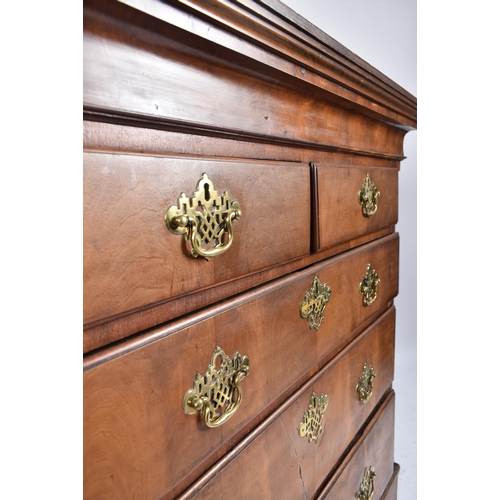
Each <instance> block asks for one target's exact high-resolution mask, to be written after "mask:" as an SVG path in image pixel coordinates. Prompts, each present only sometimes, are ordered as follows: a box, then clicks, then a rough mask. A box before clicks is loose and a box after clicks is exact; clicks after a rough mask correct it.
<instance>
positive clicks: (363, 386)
mask: <svg viewBox="0 0 500 500" xmlns="http://www.w3.org/2000/svg"><path fill="white" fill-rule="evenodd" d="M376 376H377V375H376V374H375V370H374V369H373V366H370V365H368V364H366V363H365V365H364V367H363V373H362V374H361V377H359V381H358V385H357V386H356V393H357V395H358V397H359V400H360V401H361V402H362V403H367V402H368V400H369V399H370V398H371V397H372V394H373V379H374V378H375V377H376Z"/></svg>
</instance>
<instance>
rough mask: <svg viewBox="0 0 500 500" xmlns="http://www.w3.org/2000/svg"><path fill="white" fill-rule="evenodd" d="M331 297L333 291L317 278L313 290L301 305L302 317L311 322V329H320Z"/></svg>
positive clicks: (308, 292) (309, 291)
mask: <svg viewBox="0 0 500 500" xmlns="http://www.w3.org/2000/svg"><path fill="white" fill-rule="evenodd" d="M331 295H332V289H331V288H330V287H329V286H328V285H327V284H326V283H321V282H320V281H319V278H318V277H317V276H315V277H314V280H313V283H312V286H311V289H310V290H308V291H307V292H306V294H305V295H304V301H303V302H302V303H301V304H300V315H301V316H302V317H303V318H305V319H307V320H309V328H314V329H316V330H317V329H318V328H319V326H320V325H321V323H322V322H323V320H324V319H325V318H324V316H323V313H324V311H325V307H326V304H328V301H329V300H330V297H331Z"/></svg>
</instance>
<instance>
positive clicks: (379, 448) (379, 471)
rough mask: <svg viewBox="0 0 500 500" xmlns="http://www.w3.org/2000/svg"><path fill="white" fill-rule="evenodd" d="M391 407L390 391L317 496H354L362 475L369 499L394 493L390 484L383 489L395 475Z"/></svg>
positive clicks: (333, 498) (377, 499) (334, 498)
mask: <svg viewBox="0 0 500 500" xmlns="http://www.w3.org/2000/svg"><path fill="white" fill-rule="evenodd" d="M394 409H395V396H394V392H391V394H390V395H389V396H388V398H387V399H386V400H385V401H384V402H383V404H382V405H381V408H380V409H379V410H378V411H377V414H376V415H375V417H374V418H373V419H372V421H371V422H370V423H369V425H368V426H367V428H366V429H365V430H364V432H363V434H362V436H361V438H360V439H359V441H358V442H357V443H356V444H355V446H354V447H353V448H352V449H351V450H350V451H349V453H348V455H347V457H346V458H345V460H344V461H343V462H342V464H341V465H340V466H339V467H338V468H337V469H336V471H335V472H334V474H333V476H332V477H331V479H330V481H329V482H328V484H327V485H326V487H325V489H324V491H323V492H322V493H321V494H320V495H318V497H317V499H318V500H338V499H339V498H342V499H346V500H348V499H351V498H352V500H355V499H356V498H358V497H357V494H358V492H359V491H360V487H361V484H362V482H363V481H364V479H365V476H366V483H367V486H368V488H367V490H365V491H367V493H368V494H369V493H370V492H371V491H372V489H373V497H371V500H380V499H382V498H387V497H384V495H385V494H386V493H387V494H389V493H390V494H395V493H396V492H395V490H393V491H392V492H391V491H390V488H389V491H387V492H386V491H385V490H386V489H387V488H388V485H389V484H390V482H391V480H392V479H393V476H394ZM371 467H373V471H374V472H375V478H372V479H374V482H372V480H371V479H370V471H369V468H371ZM362 498H363V497H362ZM366 498H368V496H367V497H366ZM389 498H390V497H389ZM393 498H396V497H395V496H393Z"/></svg>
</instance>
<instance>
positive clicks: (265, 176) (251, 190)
mask: <svg viewBox="0 0 500 500" xmlns="http://www.w3.org/2000/svg"><path fill="white" fill-rule="evenodd" d="M203 173H206V174H207V175H208V177H209V179H210V180H211V181H212V182H213V183H214V187H215V189H217V190H218V192H219V194H220V195H222V194H223V193H224V192H226V191H227V192H228V193H229V195H230V196H231V198H232V199H233V200H236V201H238V203H239V204H240V207H241V210H242V213H243V216H242V217H241V219H240V220H238V221H237V222H236V223H235V224H234V226H233V230H234V239H233V243H232V245H231V247H230V248H229V249H228V251H227V252H225V253H223V254H222V255H220V256H217V257H214V258H212V259H211V260H210V261H207V260H205V259H204V258H201V257H199V258H193V257H191V256H190V255H189V251H190V249H191V246H190V244H188V245H186V241H185V240H184V237H182V236H177V235H173V234H171V233H170V232H169V231H168V230H167V228H166V227H165V224H164V215H165V212H166V211H167V209H168V208H169V207H170V206H177V204H178V199H179V197H180V195H181V193H185V194H186V196H188V197H189V198H190V197H191V196H192V195H193V192H194V191H195V189H196V186H197V184H198V181H199V180H200V179H201V176H202V174H203ZM310 205H311V202H310V190H309V166H308V165H301V164H295V163H291V162H290V163H288V164H283V163H280V162H269V161H268V162H266V163H255V162H250V161H248V162H242V161H240V162H232V161H221V160H218V161H214V160H210V159H192V158H158V157H150V156H147V157H146V156H135V155H117V154H93V153H87V154H85V155H84V242H85V244H84V256H85V257H84V276H83V277H84V321H85V323H92V322H95V321H97V320H102V319H106V318H108V317H111V316H116V315H119V314H122V313H125V312H129V311H134V310H137V309H139V308H142V307H144V306H147V305H150V304H155V303H157V302H160V301H165V300H168V299H172V298H173V297H176V296H178V295H185V294H189V293H190V292H193V291H198V290H200V289H204V288H208V287H211V286H214V284H218V283H224V282H227V281H230V280H232V279H235V278H238V277H240V276H242V275H243V276H244V275H247V274H250V273H253V272H256V271H259V270H262V269H266V268H270V267H273V266H275V265H277V264H280V263H282V262H287V261H290V260H294V259H296V258H300V257H301V256H304V255H307V254H308V253H309V249H310ZM288 206H294V210H293V216H291V214H290V213H289V212H288V211H287V210H284V207H288Z"/></svg>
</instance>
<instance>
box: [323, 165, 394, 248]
mask: <svg viewBox="0 0 500 500" xmlns="http://www.w3.org/2000/svg"><path fill="white" fill-rule="evenodd" d="M316 166H317V169H318V186H319V188H318V189H319V195H318V198H319V234H320V244H319V245H320V248H325V247H329V246H333V245H336V244H338V243H341V242H342V241H347V240H350V239H352V238H354V237H356V236H358V235H360V234H366V233H372V232H374V231H377V230H379V229H382V228H384V227H388V226H393V225H395V224H396V223H397V222H398V172H397V170H395V169H388V168H371V169H367V168H353V167H350V168H330V167H328V166H325V165H321V164H317V165H316ZM367 174H368V175H369V176H370V180H371V181H372V182H374V183H375V185H376V187H377V189H378V190H379V192H380V193H381V194H380V196H379V198H378V200H377V201H378V208H377V211H376V212H375V214H373V215H372V216H371V217H369V218H368V217H365V216H364V215H363V213H362V208H361V205H360V204H359V203H358V192H359V190H360V189H361V185H362V184H363V182H364V180H365V176H366V175H367Z"/></svg>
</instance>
